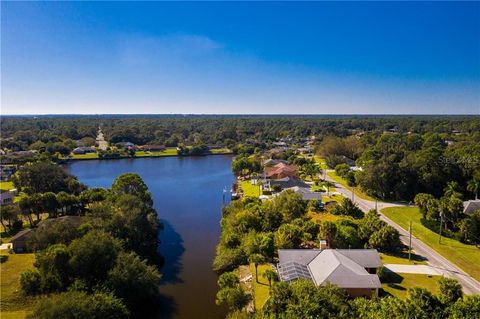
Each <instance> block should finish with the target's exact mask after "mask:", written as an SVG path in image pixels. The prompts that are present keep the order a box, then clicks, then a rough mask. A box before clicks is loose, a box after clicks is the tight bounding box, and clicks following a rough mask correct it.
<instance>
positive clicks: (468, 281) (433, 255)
mask: <svg viewBox="0 0 480 319" xmlns="http://www.w3.org/2000/svg"><path fill="white" fill-rule="evenodd" d="M326 178H327V180H329V181H331V182H333V183H335V191H337V192H339V193H340V194H342V195H343V196H345V197H348V198H350V199H351V198H352V192H351V191H350V190H348V189H346V188H345V187H344V186H342V185H341V184H339V183H336V182H335V181H334V180H333V179H331V178H330V177H328V175H327V177H326ZM355 203H356V204H357V205H358V207H360V209H362V210H363V211H364V212H367V211H369V210H371V209H375V202H373V201H369V200H365V199H362V198H360V197H358V196H355ZM393 206H404V205H400V204H392V203H385V202H378V203H377V208H378V212H379V213H380V210H381V209H383V208H386V207H393ZM380 218H381V219H382V220H384V221H385V222H386V223H388V224H389V225H391V226H392V227H394V228H396V229H397V230H398V231H399V233H400V239H401V241H402V242H403V243H404V244H405V245H408V231H406V230H405V229H403V228H402V227H400V226H399V225H398V224H396V223H395V222H394V221H392V220H391V219H389V218H388V217H386V216H384V215H383V214H381V213H380ZM412 249H413V250H415V253H416V254H418V255H421V256H423V257H425V258H426V259H427V262H428V264H429V265H430V266H432V267H434V268H436V269H437V270H438V271H439V272H441V273H445V274H447V275H449V276H452V277H455V278H456V279H457V280H458V282H459V283H460V284H462V286H463V291H464V293H466V294H480V283H479V282H478V281H477V280H475V279H474V278H472V277H471V276H469V275H468V274H466V273H465V272H464V271H462V270H461V269H460V268H458V267H457V266H455V265H454V264H453V263H451V262H450V261H448V260H447V259H445V258H444V257H442V256H441V255H440V254H438V253H437V252H436V251H435V250H433V249H432V248H430V247H429V246H428V245H426V244H425V243H423V242H422V241H421V240H419V239H418V238H416V237H415V236H412Z"/></svg>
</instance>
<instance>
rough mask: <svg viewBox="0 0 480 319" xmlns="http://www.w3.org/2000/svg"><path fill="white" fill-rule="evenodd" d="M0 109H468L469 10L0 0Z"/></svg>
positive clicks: (456, 6) (471, 106) (473, 78)
mask: <svg viewBox="0 0 480 319" xmlns="http://www.w3.org/2000/svg"><path fill="white" fill-rule="evenodd" d="M1 27H2V29H1V76H2V79H1V80H2V82H1V88H2V97H1V102H2V106H1V111H2V114H59V113H60V114H63V113H83V114H87V113H223V114H228V113H235V114H240V113H276V114H277V113H289V114H292V113H295V114H299V113H306V114H332V113H333V114H338V113H341V114H349V113H355V114H365V113H366V114H375V113H381V114H391V113H394V114H397V113H401V114H405V113H408V114H416V113H429V114H431V113H435V114H448V113H457V114H458V113H461V114H480V2H462V3H460V2H456V3H454V2H453V3H449V2H423V3H415V2H404V3H394V2H363V3H360V2H354V3H346V2H337V3H326V2H315V3H312V2H306V3H286V2H277V3H272V2H262V3H253V2H245V3H233V2H224V3H220V2H213V3H212V2H210V3H205V2H196V3H185V2H177V3H161V2H142V3H138V2H137V3H134V2H99V3H95V2H48V3H38V2H31V3H29V2H17V3H15V2H4V1H2V3H1Z"/></svg>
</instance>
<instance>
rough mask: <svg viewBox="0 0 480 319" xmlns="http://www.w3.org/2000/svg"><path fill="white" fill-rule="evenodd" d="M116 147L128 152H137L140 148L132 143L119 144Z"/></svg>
mask: <svg viewBox="0 0 480 319" xmlns="http://www.w3.org/2000/svg"><path fill="white" fill-rule="evenodd" d="M115 146H116V147H117V148H122V149H127V150H134V151H135V150H137V149H138V147H137V146H135V144H133V143H131V142H119V143H117V144H115Z"/></svg>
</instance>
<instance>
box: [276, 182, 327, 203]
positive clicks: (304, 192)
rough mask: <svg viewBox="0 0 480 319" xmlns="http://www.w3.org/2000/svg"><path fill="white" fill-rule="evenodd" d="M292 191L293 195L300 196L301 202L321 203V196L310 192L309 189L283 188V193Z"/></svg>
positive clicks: (298, 187)
mask: <svg viewBox="0 0 480 319" xmlns="http://www.w3.org/2000/svg"><path fill="white" fill-rule="evenodd" d="M287 190H290V191H293V192H294V193H295V194H298V195H300V197H301V198H302V200H305V201H307V200H316V201H320V202H321V201H322V194H321V193H320V192H312V191H311V190H310V188H309V187H300V186H294V187H290V188H284V189H283V191H287Z"/></svg>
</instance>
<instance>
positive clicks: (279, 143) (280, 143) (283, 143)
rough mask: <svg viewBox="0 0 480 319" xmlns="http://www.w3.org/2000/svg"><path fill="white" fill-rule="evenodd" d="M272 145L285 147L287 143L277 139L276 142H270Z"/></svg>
mask: <svg viewBox="0 0 480 319" xmlns="http://www.w3.org/2000/svg"><path fill="white" fill-rule="evenodd" d="M272 145H273V146H276V147H287V146H288V145H287V143H285V142H283V141H278V142H273V143H272Z"/></svg>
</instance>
